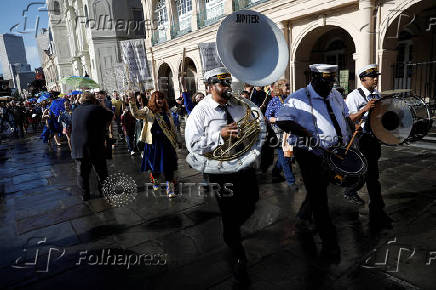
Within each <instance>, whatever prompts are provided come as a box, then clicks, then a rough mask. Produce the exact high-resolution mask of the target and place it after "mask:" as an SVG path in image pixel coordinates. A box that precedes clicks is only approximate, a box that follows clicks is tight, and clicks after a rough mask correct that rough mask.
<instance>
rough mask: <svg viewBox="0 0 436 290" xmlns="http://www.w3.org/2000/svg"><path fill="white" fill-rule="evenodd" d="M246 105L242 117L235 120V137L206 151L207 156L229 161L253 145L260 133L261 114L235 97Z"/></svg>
mask: <svg viewBox="0 0 436 290" xmlns="http://www.w3.org/2000/svg"><path fill="white" fill-rule="evenodd" d="M236 99H237V101H238V102H239V103H240V104H241V105H242V104H243V105H244V106H245V107H246V111H245V115H244V117H243V118H242V119H241V120H239V121H238V122H237V125H238V136H237V138H236V139H232V138H229V139H228V140H227V141H226V142H225V143H224V144H222V145H220V146H218V147H217V148H215V150H213V151H212V152H209V153H206V154H205V156H206V157H207V158H210V159H213V160H218V161H229V160H233V159H236V158H238V157H240V156H242V155H243V154H244V153H245V152H247V151H249V150H250V149H251V147H253V145H254V143H255V142H256V141H257V140H258V136H259V133H260V122H261V118H262V117H261V116H262V115H261V114H260V112H259V111H257V110H252V109H251V108H250V106H249V105H248V104H247V103H245V102H243V101H241V100H240V99H239V98H236Z"/></svg>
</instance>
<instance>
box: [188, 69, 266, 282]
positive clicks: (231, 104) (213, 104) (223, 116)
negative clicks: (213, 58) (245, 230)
mask: <svg viewBox="0 0 436 290" xmlns="http://www.w3.org/2000/svg"><path fill="white" fill-rule="evenodd" d="M204 78H205V82H207V86H208V89H209V93H210V94H208V95H207V96H206V97H205V98H204V99H203V100H202V101H201V102H199V103H198V105H197V106H195V107H194V109H193V110H192V112H191V114H190V115H189V117H188V120H187V122H186V129H185V140H186V147H187V149H188V151H189V152H190V153H194V154H198V155H206V154H207V153H209V152H212V151H213V150H214V149H215V148H217V146H219V145H222V144H224V142H225V141H228V140H229V139H237V138H238V131H239V130H238V126H237V123H236V122H238V121H239V120H241V119H242V118H243V117H244V115H245V112H246V108H245V106H244V105H243V104H241V101H239V100H237V99H235V98H234V97H233V96H232V92H231V83H232V76H231V74H230V73H229V72H228V71H227V69H226V68H224V67H220V68H216V69H214V70H212V71H208V72H206V73H205V74H204ZM247 102H248V101H247ZM195 169H197V170H199V171H202V170H203V171H204V168H203V169H202V168H195ZM217 172H219V170H217ZM207 179H208V180H209V182H211V183H213V184H219V186H220V190H219V194H216V195H215V197H216V200H217V202H218V206H219V208H220V211H221V216H222V225H223V238H224V242H225V243H226V244H227V246H228V247H229V248H230V250H231V253H232V259H233V261H232V262H233V267H234V269H233V274H234V278H235V280H236V281H235V282H236V283H238V284H242V285H246V284H248V283H249V279H248V274H247V269H246V263H247V258H246V255H245V250H244V247H243V245H242V238H241V230H240V227H241V225H242V224H243V223H244V222H245V221H246V220H247V219H248V218H249V217H250V216H251V215H252V213H253V212H254V209H255V204H256V202H257V201H258V199H259V189H258V185H257V182H256V174H255V168H254V166H248V168H244V169H241V170H239V171H235V172H233V173H228V174H222V173H208V174H207ZM229 185H230V188H231V191H232V194H230V195H229V192H228V189H226V186H227V187H228V186H229Z"/></svg>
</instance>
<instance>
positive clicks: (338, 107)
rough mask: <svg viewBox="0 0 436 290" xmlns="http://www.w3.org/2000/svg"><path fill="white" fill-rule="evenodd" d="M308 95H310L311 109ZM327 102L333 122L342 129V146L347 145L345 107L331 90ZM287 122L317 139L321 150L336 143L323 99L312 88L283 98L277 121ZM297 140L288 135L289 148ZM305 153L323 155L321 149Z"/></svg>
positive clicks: (348, 134)
mask: <svg viewBox="0 0 436 290" xmlns="http://www.w3.org/2000/svg"><path fill="white" fill-rule="evenodd" d="M307 92H309V94H310V98H311V100H312V105H313V108H312V106H311V102H310V100H309V98H308V94H307ZM327 99H328V100H329V101H330V105H331V107H332V110H333V113H334V114H335V117H336V120H337V122H338V124H339V127H340V128H341V133H342V137H343V141H344V143H347V142H348V140H349V139H350V138H349V136H350V130H349V127H348V125H347V122H346V120H345V118H346V117H348V116H349V113H348V108H347V105H346V104H345V102H344V100H343V98H342V96H341V94H340V93H339V92H338V91H336V90H335V89H332V91H331V92H330V94H329V95H328V97H327ZM286 120H290V121H294V122H296V123H298V124H299V125H300V126H302V127H303V128H305V129H306V130H307V131H308V132H310V133H311V135H312V136H314V137H316V136H317V137H318V138H319V142H316V141H315V142H314V143H315V144H316V143H318V145H319V146H321V147H322V148H325V149H327V148H329V147H332V146H333V145H336V144H337V142H338V136H337V135H336V130H335V127H334V125H333V122H332V121H331V119H330V115H329V112H328V109H327V106H326V104H325V102H324V99H323V98H322V97H321V96H320V95H318V93H317V92H315V90H314V89H313V87H312V84H309V85H308V86H307V87H306V88H301V89H299V90H298V91H296V92H295V93H293V94H291V95H290V96H288V98H286V100H285V104H284V106H283V107H282V108H281V109H280V111H279V112H278V118H277V121H286ZM296 138H297V137H296V136H295V135H292V134H291V135H290V138H289V139H288V142H289V144H291V145H293V144H294V143H295V140H296ZM314 143H312V144H314ZM308 149H309V150H310V151H313V152H314V153H315V154H317V155H321V154H323V152H322V151H321V150H320V149H316V150H314V148H308Z"/></svg>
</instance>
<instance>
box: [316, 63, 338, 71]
mask: <svg viewBox="0 0 436 290" xmlns="http://www.w3.org/2000/svg"><path fill="white" fill-rule="evenodd" d="M309 68H310V70H311V71H313V72H318V73H334V72H337V70H338V66H337V65H333V64H311V65H309Z"/></svg>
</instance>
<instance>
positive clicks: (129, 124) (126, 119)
mask: <svg viewBox="0 0 436 290" xmlns="http://www.w3.org/2000/svg"><path fill="white" fill-rule="evenodd" d="M121 126H122V128H123V132H124V136H125V138H126V142H127V147H128V148H129V152H130V155H134V154H135V127H136V119H135V118H134V117H133V116H132V114H131V113H130V110H129V107H128V106H126V108H125V109H124V112H123V114H122V115H121Z"/></svg>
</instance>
